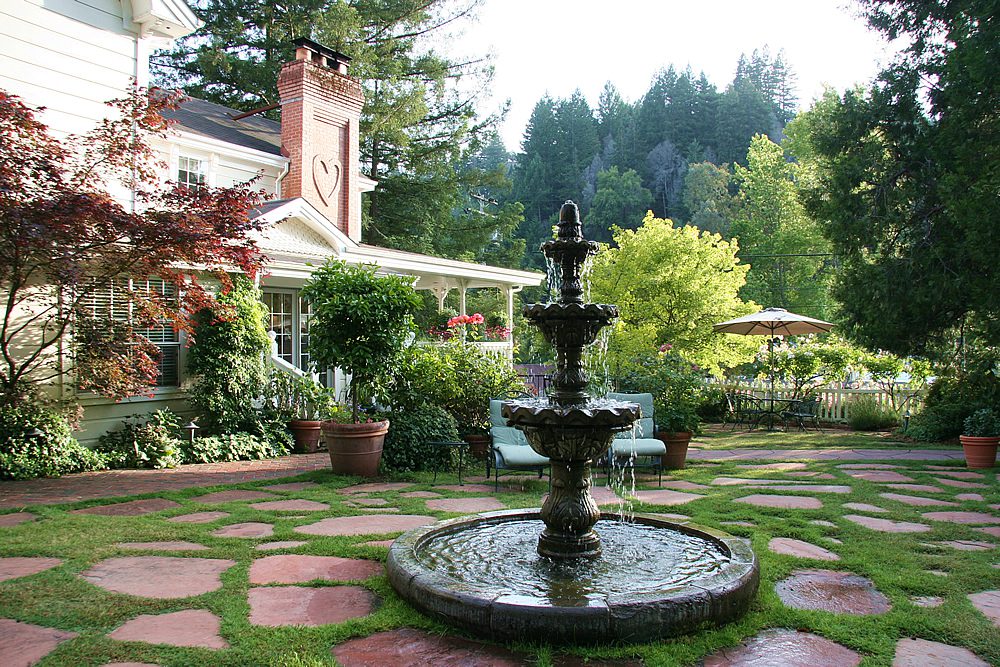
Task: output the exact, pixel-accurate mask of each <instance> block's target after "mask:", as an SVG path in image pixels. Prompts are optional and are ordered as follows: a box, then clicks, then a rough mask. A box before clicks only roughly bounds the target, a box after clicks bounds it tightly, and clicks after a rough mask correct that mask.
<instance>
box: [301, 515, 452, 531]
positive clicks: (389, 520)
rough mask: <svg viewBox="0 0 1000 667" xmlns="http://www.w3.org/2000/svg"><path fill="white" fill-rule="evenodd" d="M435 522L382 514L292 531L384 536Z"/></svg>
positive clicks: (335, 519) (340, 518) (333, 520)
mask: <svg viewBox="0 0 1000 667" xmlns="http://www.w3.org/2000/svg"><path fill="white" fill-rule="evenodd" d="M435 521H437V518H435V517H432V516H424V515H421V514H383V515H381V516H338V517H332V518H329V519H323V520H322V521H317V522H316V523H310V524H307V525H305V526H296V527H295V528H293V529H292V530H294V531H295V532H296V533H303V534H305V535H327V536H331V535H386V534H388V533H401V532H403V531H406V530H411V529H413V528H419V527H420V526H428V525H430V524H432V523H434V522H435Z"/></svg>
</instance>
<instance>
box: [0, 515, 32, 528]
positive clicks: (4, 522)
mask: <svg viewBox="0 0 1000 667" xmlns="http://www.w3.org/2000/svg"><path fill="white" fill-rule="evenodd" d="M34 520H35V515H34V514H32V513H31V512H12V513H10V514H0V528H7V527H10V526H19V525H21V524H22V523H26V522H28V521H34Z"/></svg>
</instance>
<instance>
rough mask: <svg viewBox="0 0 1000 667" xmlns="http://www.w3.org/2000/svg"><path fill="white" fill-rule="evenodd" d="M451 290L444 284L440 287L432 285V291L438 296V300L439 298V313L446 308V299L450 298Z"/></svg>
mask: <svg viewBox="0 0 1000 667" xmlns="http://www.w3.org/2000/svg"><path fill="white" fill-rule="evenodd" d="M450 291H451V289H450V288H449V287H444V286H438V287H432V288H431V292H433V293H434V296H436V297H437V300H438V312H439V313H440V312H442V311H443V310H444V300H445V299H447V298H448V292H450Z"/></svg>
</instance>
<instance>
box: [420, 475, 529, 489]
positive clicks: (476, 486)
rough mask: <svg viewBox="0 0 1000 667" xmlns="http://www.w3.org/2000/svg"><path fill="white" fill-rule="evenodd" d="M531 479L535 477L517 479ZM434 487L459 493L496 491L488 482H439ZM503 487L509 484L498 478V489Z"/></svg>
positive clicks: (520, 480) (522, 480)
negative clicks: (439, 483)
mask: <svg viewBox="0 0 1000 667" xmlns="http://www.w3.org/2000/svg"><path fill="white" fill-rule="evenodd" d="M532 479H537V478H534V477H532V478H522V479H519V480H518V481H519V482H521V483H524V482H527V481H531V480H532ZM507 482H510V483H511V484H513V480H511V479H508V480H507ZM434 488H435V489H441V490H442V491H458V492H459V493H495V492H496V491H495V490H494V489H493V486H492V485H490V484H465V485H462V484H441V485H438V486H435V487H434ZM505 488H509V485H507V484H505V483H504V480H502V479H501V480H500V489H501V490H504V489H505Z"/></svg>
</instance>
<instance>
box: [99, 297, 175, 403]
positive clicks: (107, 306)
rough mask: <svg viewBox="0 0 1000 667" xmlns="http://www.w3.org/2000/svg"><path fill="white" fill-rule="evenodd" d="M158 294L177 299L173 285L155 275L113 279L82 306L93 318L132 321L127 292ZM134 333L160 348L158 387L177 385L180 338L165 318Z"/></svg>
mask: <svg viewBox="0 0 1000 667" xmlns="http://www.w3.org/2000/svg"><path fill="white" fill-rule="evenodd" d="M132 293H135V294H139V295H145V296H148V295H159V296H160V297H162V298H164V299H166V300H168V301H171V300H174V299H176V298H177V286H176V285H174V284H173V283H169V282H166V281H164V280H161V279H159V278H150V279H143V280H139V279H136V280H132V279H129V278H121V279H116V280H114V281H111V282H109V283H108V284H107V285H105V286H103V287H99V288H98V289H96V290H94V291H93V292H92V293H91V294H90V295H89V297H88V298H87V300H86V302H85V303H83V304H81V305H82V307H83V308H84V309H85V310H86V311H87V312H88V314H90V315H91V316H92V317H94V318H95V319H100V318H110V319H113V320H117V321H119V322H130V321H132V319H133V317H134V314H133V311H134V309H135V305H134V304H133V302H132V299H131V298H130V294H132ZM135 333H137V334H139V335H141V336H145V337H146V338H147V339H149V342H151V343H153V344H154V345H156V347H157V348H158V349H159V350H160V360H159V375H158V378H157V382H156V385H157V386H158V387H175V386H177V385H178V383H179V382H178V381H179V379H180V377H179V375H180V374H179V371H178V365H179V364H178V355H179V353H180V337H179V335H178V333H177V331H176V330H175V329H174V326H173V324H172V323H171V322H170V321H168V320H160V321H157V322H156V323H154V325H153V326H151V327H149V328H146V329H137V330H136V331H135Z"/></svg>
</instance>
